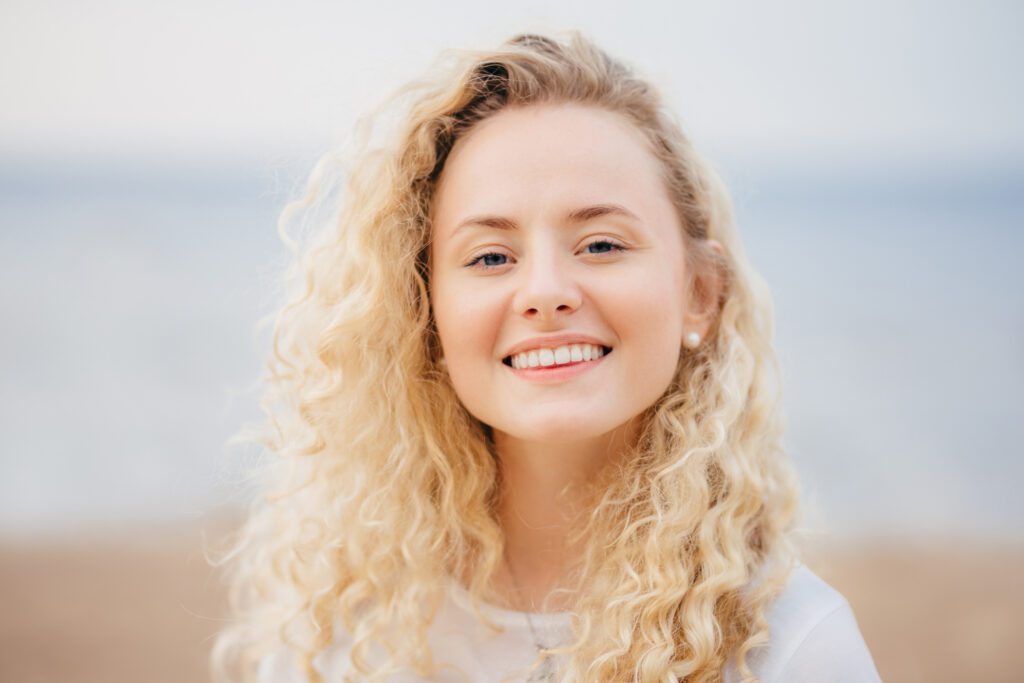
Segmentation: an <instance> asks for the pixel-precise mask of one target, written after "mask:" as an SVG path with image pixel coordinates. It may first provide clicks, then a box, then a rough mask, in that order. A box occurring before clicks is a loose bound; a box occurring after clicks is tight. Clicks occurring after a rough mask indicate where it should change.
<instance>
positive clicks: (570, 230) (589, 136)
mask: <svg viewBox="0 0 1024 683" xmlns="http://www.w3.org/2000/svg"><path fill="white" fill-rule="evenodd" d="M610 204H614V205H618V206H621V207H623V208H625V209H626V210H627V211H628V212H629V213H630V214H632V216H625V215H617V214H608V215H604V216H600V217H594V218H589V219H586V220H580V221H570V220H567V218H566V216H567V215H568V214H569V212H571V211H573V210H575V209H579V208H581V207H589V206H594V205H610ZM431 214H432V215H431V218H432V226H433V227H432V230H433V234H432V244H431V279H430V296H431V302H432V307H433V312H434V317H435V321H436V323H437V328H438V333H439V336H440V339H441V345H442V348H443V352H444V356H445V359H446V363H447V368H448V372H449V374H450V377H451V380H452V384H453V386H454V388H455V391H456V393H457V395H458V396H459V399H460V400H461V401H462V403H463V405H464V406H465V407H466V409H467V410H468V411H469V412H470V413H471V414H472V415H473V416H474V417H476V418H477V419H479V420H480V421H481V422H483V423H484V424H487V425H490V427H491V428H492V432H493V434H494V441H495V447H496V450H497V454H498V457H499V458H500V460H501V463H502V469H503V472H504V478H503V490H502V496H501V501H500V504H499V510H498V512H499V519H500V520H501V523H502V526H503V529H504V531H505V534H506V547H507V561H508V565H510V566H511V567H512V570H513V572H514V576H515V578H516V579H517V580H515V581H514V580H513V579H512V575H510V574H509V573H508V572H507V571H503V573H502V575H501V576H500V577H499V582H500V584H499V585H498V586H496V587H495V591H496V593H497V594H499V595H504V596H508V599H507V600H506V604H507V605H508V606H511V607H514V608H518V609H533V610H537V609H555V610H559V609H565V608H567V606H568V604H569V603H568V602H567V601H568V600H570V599H571V598H569V597H568V596H563V597H561V598H553V599H552V600H551V601H549V602H547V603H546V604H545V605H543V607H542V606H541V603H542V602H543V599H544V598H545V597H546V596H548V594H549V593H550V591H551V588H552V587H553V586H555V585H556V584H557V582H558V579H559V577H561V576H563V575H564V573H565V571H566V569H567V567H568V566H569V565H570V563H571V560H572V558H573V556H574V555H575V554H576V551H575V549H573V548H570V547H568V546H567V544H566V530H567V527H568V524H569V523H570V521H571V519H572V516H573V514H576V513H578V512H579V509H578V508H579V505H578V503H579V499H578V498H574V496H573V491H579V488H578V485H579V484H581V483H584V482H587V481H592V480H593V478H594V477H595V476H597V475H598V473H599V472H600V471H601V470H602V468H603V467H605V466H606V465H607V464H608V463H609V462H611V461H613V460H614V459H615V458H616V456H617V454H618V453H620V452H621V451H622V449H623V447H624V445H626V444H628V443H629V442H630V441H631V439H633V438H634V437H635V435H636V429H637V427H638V424H639V419H640V417H641V415H642V413H643V412H644V410H646V409H647V408H648V407H649V406H651V405H652V404H653V403H654V402H655V401H656V400H657V399H658V398H659V397H661V395H662V394H663V393H664V392H665V390H666V389H667V387H668V385H669V383H670V381H671V380H672V377H673V375H674V373H675V369H676V365H677V361H678V357H679V354H680V350H681V348H682V344H683V338H684V336H685V335H686V334H687V333H689V332H697V333H698V334H700V335H701V338H703V337H704V336H705V334H706V332H707V330H708V328H709V327H710V325H711V323H712V322H713V315H714V312H713V311H709V310H708V306H706V305H705V304H704V303H703V302H702V301H698V300H697V298H695V297H693V296H692V295H691V291H690V290H691V288H690V286H689V281H690V273H688V272H687V266H686V262H685V258H684V249H685V244H684V239H683V233H682V227H681V226H680V223H679V218H678V216H677V214H676V212H675V210H674V208H673V205H672V203H671V200H670V199H669V196H668V194H667V192H666V190H665V187H664V183H663V181H662V179H661V175H660V167H659V162H658V161H657V159H656V158H655V157H654V156H653V154H651V153H650V151H649V150H648V147H647V143H646V140H645V138H644V137H643V136H642V134H641V133H640V132H639V131H638V130H636V129H635V128H634V127H633V126H632V124H630V123H629V122H628V121H627V120H626V119H624V118H623V117H621V116H619V115H618V114H615V113H612V112H608V111H606V110H603V109H598V108H594V107H587V106H582V105H575V104H571V105H549V104H544V105H533V106H529V107H520V108H509V109H505V110H503V111H501V112H499V113H498V114H496V115H494V116H492V117H490V118H488V119H486V120H484V121H483V122H481V123H480V124H478V125H477V126H476V127H474V129H473V130H472V131H470V132H469V134H467V135H465V136H464V137H462V138H461V139H460V140H459V141H458V142H457V143H456V144H455V146H454V147H453V149H452V151H451V153H450V155H449V157H448V159H447V161H446V163H445V167H444V170H443V171H442V173H441V177H440V179H439V181H438V187H437V188H436V192H435V194H434V198H433V204H432V207H431ZM479 216H490V217H501V218H503V219H506V221H507V222H510V223H512V224H514V225H515V229H499V228H497V227H494V226H483V225H479V224H470V225H467V226H465V227H459V226H460V225H462V224H463V223H465V222H466V221H467V219H470V218H472V217H479ZM609 243H611V244H612V245H617V246H618V247H623V248H625V251H620V250H619V249H617V248H614V247H613V246H609ZM712 246H713V247H714V248H716V249H719V250H720V249H721V247H720V245H718V244H717V243H712ZM484 254H490V255H489V256H486V257H484V258H481V257H482V255H484ZM474 259H475V260H476V261H475V263H474ZM486 266H491V267H486ZM705 286H706V287H710V290H711V291H713V290H714V286H715V283H710V284H708V283H705ZM564 333H582V334H586V335H590V336H593V337H596V338H597V339H599V340H601V341H602V342H603V344H604V345H606V346H610V347H612V352H611V353H610V354H609V355H607V356H606V357H604V358H603V359H602V360H601V362H600V363H599V364H595V365H594V366H593V367H591V368H589V369H588V370H587V371H586V372H583V373H581V374H578V375H576V376H574V377H572V378H569V379H567V380H565V381H561V382H558V383H553V384H538V383H534V382H530V381H527V380H525V379H523V378H521V377H519V376H517V375H516V374H515V373H514V372H513V371H512V369H511V368H509V367H508V366H506V365H504V364H503V363H502V359H503V358H504V357H505V356H506V355H507V354H508V350H509V348H510V347H511V346H512V345H513V344H517V343H519V342H521V341H523V340H525V339H528V338H532V337H537V336H546V335H555V334H564ZM516 584H518V589H517V586H516Z"/></svg>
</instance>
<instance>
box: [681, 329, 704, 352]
mask: <svg viewBox="0 0 1024 683" xmlns="http://www.w3.org/2000/svg"><path fill="white" fill-rule="evenodd" d="M683 344H684V345H685V346H686V348H688V349H695V348H697V347H698V346H700V335H699V334H697V333H696V332H690V333H689V334H687V335H686V337H685V338H684V341H683Z"/></svg>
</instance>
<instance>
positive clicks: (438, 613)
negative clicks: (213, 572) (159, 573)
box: [214, 33, 878, 683]
mask: <svg viewBox="0 0 1024 683" xmlns="http://www.w3.org/2000/svg"><path fill="white" fill-rule="evenodd" d="M450 57H451V59H450V62H449V63H448V64H447V65H442V66H441V67H438V73H437V75H436V77H435V78H432V79H430V80H428V81H424V82H418V83H415V84H413V85H411V86H409V88H407V89H406V90H405V91H403V95H404V96H407V101H406V102H405V103H406V105H407V107H406V108H405V109H403V110H401V111H402V114H401V116H400V117H399V121H400V129H399V130H398V131H397V132H396V133H394V134H393V135H391V136H390V137H389V138H388V140H389V142H388V143H386V144H384V145H383V146H380V147H377V148H373V149H368V150H366V151H363V152H361V153H359V154H357V156H356V164H355V166H354V167H353V168H352V169H350V171H349V172H347V173H345V174H340V173H335V174H334V177H332V176H331V172H330V170H329V167H330V164H329V162H326V161H325V162H324V163H323V164H322V165H321V166H320V167H319V168H318V170H317V171H315V172H314V174H313V178H312V182H311V184H310V187H311V188H312V189H311V192H310V195H309V196H308V197H307V198H306V199H305V200H303V201H302V202H300V204H299V207H300V208H301V207H305V208H311V207H312V208H313V209H314V210H313V211H312V213H311V215H312V216H314V218H315V217H316V216H317V215H325V214H324V212H322V211H318V210H316V209H318V208H319V207H321V206H326V207H327V208H328V209H332V207H331V205H330V203H329V202H330V200H329V199H328V198H329V197H332V196H334V195H335V194H340V203H339V204H338V207H337V209H336V210H333V209H332V210H331V211H330V212H329V213H328V214H326V215H329V216H330V219H329V220H325V221H324V222H323V223H322V225H317V226H316V230H315V232H314V234H313V235H312V236H310V238H309V241H308V243H307V244H306V245H305V247H304V248H303V249H301V250H299V256H298V259H297V263H296V266H295V271H294V281H295V283H296V285H297V287H296V291H295V294H294V297H293V298H292V299H291V301H290V302H289V303H288V304H287V305H286V306H285V307H284V309H283V310H282V311H281V312H280V314H279V316H278V319H277V325H276V329H275V343H274V356H273V361H272V363H271V374H270V380H271V383H270V386H271V389H272V393H271V396H270V401H269V404H268V406H269V412H270V415H271V424H272V427H273V430H272V432H271V434H270V438H269V445H270V448H271V450H272V451H273V452H274V453H275V454H276V456H277V457H275V459H274V460H275V462H274V463H273V464H272V466H271V467H270V468H269V470H268V477H269V478H270V482H269V484H268V486H269V487H270V491H269V494H268V495H266V496H263V497H261V498H260V499H259V500H258V501H257V503H256V505H255V507H254V509H253V511H252V513H251V516H250V518H249V520H248V522H247V524H246V525H245V527H244V528H243V530H242V533H241V535H240V538H239V543H238V546H237V547H236V548H235V552H234V553H233V554H232V556H231V562H232V568H233V572H232V574H231V578H232V583H233V588H234V591H233V599H234V603H235V605H236V607H237V610H238V620H237V621H236V622H235V623H234V625H232V626H231V627H230V628H228V629H226V630H225V631H224V633H222V635H221V638H220V640H219V642H218V644H217V647H216V648H215V653H214V660H215V662H216V663H217V665H218V667H217V670H218V675H219V676H220V677H221V678H222V679H224V680H258V681H261V682H263V683H272V682H273V683H278V682H282V683H283V682H291V681H296V682H297V681H307V680H309V681H343V680H344V681H347V680H389V681H421V680H431V681H457V680H464V681H502V680H509V681H521V680H543V681H549V680H550V681H555V680H559V681H666V680H673V681H683V680H686V681H718V680H726V681H740V680H743V681H753V680H759V681H789V682H792V681H798V682H799V681H826V680H827V681H843V682H854V681H875V680H877V679H878V677H877V673H876V672H875V668H874V666H873V664H872V661H871V656H870V654H869V653H868V651H867V648H866V647H865V645H864V641H863V639H862V638H861V636H860V633H859V631H858V628H857V624H856V621H855V619H854V616H853V614H852V612H851V611H850V608H849V605H848V604H847V603H846V601H845V600H844V599H843V597H842V596H841V595H840V594H838V593H837V592H836V591H835V590H833V589H832V588H831V587H829V586H828V585H827V584H825V583H824V582H823V581H822V580H821V579H819V578H818V577H816V576H815V575H814V574H813V573H811V572H810V571H809V570H808V569H807V568H806V567H804V566H803V565H801V564H800V563H799V560H798V559H797V555H796V547H795V544H794V542H793V540H792V538H791V536H792V530H793V526H794V519H795V516H796V510H797V500H798V496H797V486H796V480H795V476H794V474H793V471H792V468H791V465H790V463H789V461H788V459H787V457H786V455H785V453H784V452H783V450H782V449H781V448H780V444H779V442H780V434H781V418H780V413H779V406H778V377H777V372H776V364H775V357H774V354H773V351H772V347H771V335H772V308H771V302H770V298H769V295H768V292H767V290H766V288H765V285H764V284H763V282H762V281H761V279H760V278H759V277H758V276H757V274H756V273H755V272H754V271H753V269H752V268H751V267H750V265H749V263H748V262H747V260H746V258H745V256H744V253H743V249H742V245H741V243H740V239H739V236H738V235H737V232H736V230H735V227H734V226H733V223H732V219H731V214H730V207H729V201H728V198H727V195H726V192H725V190H724V189H723V187H722V185H721V183H720V182H719V181H718V179H717V178H716V176H715V175H714V173H713V172H712V171H711V169H710V168H709V166H708V165H707V164H706V163H705V162H704V161H703V160H702V159H701V158H700V157H699V156H698V155H697V153H696V152H695V151H694V149H693V147H692V146H691V144H690V142H689V141H688V140H687V138H686V137H685V136H684V135H683V133H682V132H681V131H680V128H679V127H678V125H677V124H676V123H675V122H674V120H673V118H672V117H671V115H670V114H669V113H668V112H667V111H666V110H665V107H664V104H663V102H662V100H661V98H660V96H659V95H658V93H657V92H656V91H655V90H654V89H653V88H652V87H651V86H650V85H649V84H648V83H647V82H645V81H644V80H642V79H640V78H639V77H637V76H636V75H634V74H633V73H632V72H631V71H630V70H629V69H628V68H626V67H625V66H623V65H622V64H621V63H619V62H617V61H615V60H613V59H611V58H610V57H608V56H607V55H606V54H605V53H604V52H602V51H601V50H599V49H598V48H597V47H595V46H594V45H593V44H592V43H590V42H588V41H587V40H586V39H584V38H583V37H581V36H580V35H579V34H575V33H574V34H571V35H570V36H569V37H568V38H567V39H566V40H564V41H559V40H554V39H550V38H546V37H540V36H533V35H524V36H518V37H516V38H513V39H512V40H510V41H509V42H508V43H506V44H505V45H503V46H501V48H500V49H498V50H495V51H493V52H486V53H473V52H469V53H467V52H461V53H458V54H455V55H450ZM370 134H371V133H367V135H370ZM341 175H344V176H345V179H346V184H345V186H344V188H343V189H342V190H341V191H340V193H333V192H332V191H331V190H332V189H336V186H334V185H331V182H332V181H333V180H336V178H337V177H339V176H341ZM293 208H294V207H293Z"/></svg>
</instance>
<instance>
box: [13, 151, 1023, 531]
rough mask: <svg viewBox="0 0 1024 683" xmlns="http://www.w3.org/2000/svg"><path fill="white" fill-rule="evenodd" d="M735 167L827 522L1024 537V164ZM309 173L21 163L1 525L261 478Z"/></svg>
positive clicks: (179, 501) (804, 466)
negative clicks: (261, 418)
mask: <svg viewBox="0 0 1024 683" xmlns="http://www.w3.org/2000/svg"><path fill="white" fill-rule="evenodd" d="M726 176H727V178H729V180H730V186H731V188H732V191H733V194H734V197H735V198H736V205H737V215H738V218H739V222H740V226H741V232H742V234H743V236H744V239H745V242H746V246H747V251H748V254H749V256H750V259H751V260H752V261H753V263H754V264H755V266H756V267H757V268H758V269H759V270H760V271H761V273H762V274H763V275H764V276H765V278H766V279H767V281H768V282H769V285H770V286H771V288H772V290H773V292H774V297H775V302H776V306H777V346H778V349H779V354H780V358H781V362H782V366H783V372H784V383H785V384H784V391H785V405H786V413H787V415H788V424H789V430H788V438H787V445H788V448H789V450H790V452H791V454H792V456H793V458H794V460H795V461H796V463H797V466H798V468H799V471H800V473H801V476H802V479H803V482H804V486H805V493H806V500H807V502H808V510H809V513H810V514H809V517H808V520H807V526H808V527H809V528H811V529H814V530H820V531H823V532H861V533H871V532H879V531H882V532H896V533H900V532H908V533H928V534H944V533H949V532H956V533H966V534H973V535H994V536H1013V537H1017V538H1022V537H1024V497H1022V496H1020V495H1018V493H1017V487H1018V484H1019V482H1021V481H1024V447H1022V445H1021V444H1022V443H1024V402H1022V401H1021V400H1020V398H1019V397H1018V387H1019V386H1020V383H1021V380H1022V379H1024V275H1022V273H1024V269H1022V268H1021V267H1020V266H1021V262H1022V259H1024V191H1022V187H1024V182H1022V178H1024V176H1022V175H1021V174H1019V173H1017V174H1014V173H1006V172H1000V171H999V170H998V169H987V170H986V169H983V170H982V171H980V172H973V173H971V174H969V175H964V176H962V177H957V176H955V175H953V176H951V175H947V176H943V177H937V176H935V175H933V174H929V173H928V172H926V171H922V172H921V173H919V174H907V173H905V172H904V173H903V174H902V175H900V176H893V175H886V174H885V173H880V174H875V175H872V174H861V175H856V174H848V175H843V174H842V173H835V172H833V173H829V174H821V173H814V172H813V171H811V172H804V173H794V172H790V173H788V174H787V175H782V176H780V175H779V174H773V173H771V172H769V171H753V170H749V169H739V170H737V169H733V173H732V174H731V175H730V174H729V173H726ZM289 193H290V185H289V183H288V182H287V179H285V180H282V178H281V176H280V174H274V173H271V172H268V171H263V170H259V171H253V170H252V169H246V168H237V167H231V166H227V165H225V166H221V167H216V166H214V167H206V168H177V169H153V168H138V167H136V168H132V167H119V166H107V167H103V168H99V167H88V166H85V167H78V168H75V169H68V168H63V169H57V168H46V167H28V166H25V167H7V168H4V169H0V314H2V319H3V328H2V329H3V331H2V333H0V373H2V377H3V383H2V387H0V433H2V434H3V440H2V442H0V443H2V447H0V532H3V533H41V532H66V531H68V530H77V529H83V528H99V527H106V526H111V525H123V524H125V523H134V522H141V521H147V520H153V519H182V518H192V517H198V516H200V515H202V514H203V513H205V512H206V511H208V510H210V509H211V508H212V507H214V506H216V505H220V504H223V503H224V502H225V501H228V502H230V501H232V500H234V501H237V500H238V499H239V497H238V493H237V491H236V488H235V487H234V485H233V483H232V482H234V481H235V480H236V479H237V477H238V474H239V465H238V462H245V460H244V458H243V459H242V460H241V461H237V460H235V459H229V458H226V456H225V454H226V453H227V452H232V453H236V455H237V451H233V450H232V451H229V450H228V449H226V448H225V446H224V443H225V442H226V440H227V439H228V438H229V437H230V436H231V435H232V434H233V433H234V432H235V431H236V430H237V429H238V428H239V426H240V425H241V424H242V423H243V422H245V421H246V420H251V419H254V418H256V417H257V416H258V410H257V408H256V400H257V395H256V394H255V393H254V392H253V391H252V389H253V387H254V384H255V381H256V379H257V378H258V376H259V374H260V370H261V364H262V358H263V354H264V352H265V348H266V338H267V335H266V332H265V330H264V331H263V332H259V331H257V321H258V319H259V318H260V317H261V316H263V315H265V314H267V313H269V312H271V311H272V309H273V305H274V303H275V301H276V300H277V294H276V291H275V284H276V281H277V280H276V278H277V274H278V273H279V271H280V269H281V267H282V264H283V262H284V259H285V252H284V249H283V248H282V247H281V246H280V244H279V241H278V239H277V236H276V232H275V220H276V214H277V212H278V210H279V209H280V207H281V206H282V205H283V203H284V201H285V200H286V199H287V197H288V196H289ZM232 463H233V464H232Z"/></svg>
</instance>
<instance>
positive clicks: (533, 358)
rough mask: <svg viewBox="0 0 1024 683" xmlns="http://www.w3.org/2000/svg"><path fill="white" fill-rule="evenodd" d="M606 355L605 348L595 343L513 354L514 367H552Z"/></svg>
mask: <svg viewBox="0 0 1024 683" xmlns="http://www.w3.org/2000/svg"><path fill="white" fill-rule="evenodd" d="M603 355H604V349H603V348H602V347H600V346H596V345H594V344H571V345H566V346H559V347H557V348H553V349H552V348H541V349H533V350H531V351H526V352H523V353H517V354H515V355H514V356H512V367H514V368H536V367H551V366H552V365H565V364H566V363H579V362H580V361H588V360H597V359H598V358H600V357H601V356H603Z"/></svg>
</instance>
